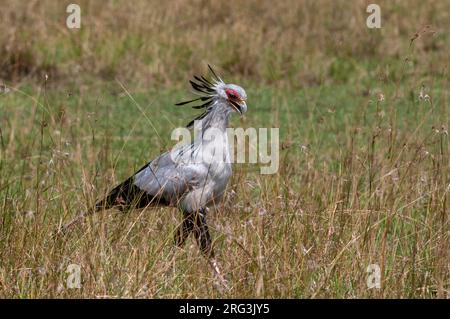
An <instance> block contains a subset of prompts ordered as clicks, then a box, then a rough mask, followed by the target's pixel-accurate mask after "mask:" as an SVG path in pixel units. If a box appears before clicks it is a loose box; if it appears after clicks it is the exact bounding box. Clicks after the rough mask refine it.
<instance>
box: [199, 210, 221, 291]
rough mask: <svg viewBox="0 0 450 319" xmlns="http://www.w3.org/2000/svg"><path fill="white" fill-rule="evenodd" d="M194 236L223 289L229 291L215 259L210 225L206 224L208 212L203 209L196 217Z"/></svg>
mask: <svg viewBox="0 0 450 319" xmlns="http://www.w3.org/2000/svg"><path fill="white" fill-rule="evenodd" d="M194 222H195V224H194V236H195V239H196V240H197V244H198V245H199V247H200V250H201V251H202V253H203V255H205V257H206V258H207V259H208V262H209V264H210V265H211V267H212V269H213V272H214V275H215V277H216V278H217V279H218V280H219V282H220V284H221V285H222V287H224V288H225V289H228V284H227V281H226V280H225V278H224V277H223V275H222V272H221V271H220V268H219V264H218V262H217V260H216V259H215V258H214V250H213V248H212V242H211V235H210V234H209V230H208V224H207V223H206V210H205V209H201V210H199V211H198V212H197V213H196V215H195V220H194ZM220 290H222V289H220Z"/></svg>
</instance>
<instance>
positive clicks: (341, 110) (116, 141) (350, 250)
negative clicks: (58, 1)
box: [0, 1, 450, 298]
mask: <svg viewBox="0 0 450 319" xmlns="http://www.w3.org/2000/svg"><path fill="white" fill-rule="evenodd" d="M292 2H293V1H288V2H286V3H285V4H276V5H275V4H272V6H273V8H272V9H273V10H272V11H268V10H267V8H266V7H267V6H268V5H269V4H265V3H259V4H258V5H256V4H255V3H254V2H251V1H249V2H246V3H245V4H240V3H239V4H238V3H237V2H236V3H234V2H233V1H229V2H227V4H226V6H225V7H223V6H220V5H218V4H208V5H207V4H200V2H199V3H197V4H196V5H197V7H192V8H191V7H190V6H189V5H188V4H187V3H186V2H185V1H177V2H176V5H175V6H174V9H173V11H170V12H169V13H168V14H166V15H164V14H161V12H165V11H164V10H166V9H167V8H165V5H164V4H161V5H157V6H156V5H153V8H154V10H148V8H146V3H145V2H139V1H137V2H136V5H135V6H131V5H127V4H125V3H122V2H116V1H110V2H107V3H106V5H105V6H104V7H98V6H99V5H98V4H95V3H93V2H88V1H80V6H81V8H82V10H84V11H82V12H85V15H84V18H83V20H82V21H84V22H82V23H85V24H84V27H83V28H82V29H81V30H80V31H78V32H75V33H70V32H69V31H68V30H67V29H65V28H61V27H60V26H58V23H59V22H60V20H61V21H62V22H61V23H63V21H64V20H63V18H64V17H65V13H64V9H65V7H62V8H60V7H59V6H57V5H55V4H54V3H52V2H45V3H44V4H43V5H40V4H39V5H38V4H37V3H33V2H30V4H25V3H23V4H16V3H14V5H11V6H6V8H5V10H2V13H0V14H1V15H3V16H2V18H4V19H2V20H1V21H2V22H1V23H9V25H11V26H12V30H13V31H11V32H10V33H8V34H3V35H2V38H1V37H0V43H9V44H10V45H9V46H6V45H5V46H3V47H4V48H6V49H4V50H6V51H5V52H6V53H8V54H9V55H8V54H6V55H5V54H4V55H3V56H4V57H6V56H9V57H10V58H9V60H8V59H6V58H4V59H3V60H2V62H1V63H3V64H2V65H4V66H8V68H6V67H3V68H2V71H1V72H0V77H1V78H2V79H3V80H4V82H5V83H6V84H7V86H8V87H9V88H10V92H8V93H3V94H1V93H0V142H1V143H0V150H1V158H0V176H1V179H0V211H1V215H0V223H1V226H0V296H1V297H15V298H36V297H84V298H85V297H98V298H112V297H138V298H155V297H156V298H161V297H168V298H173V297H177V298H180V297H195V298H197V297H206V298H209V297H231V298H235V297H267V298H280V297H287V298H319V297H325V298H331V297H334V298H355V297H362V298H371V297H384V298H396V297H400V298H448V297H449V278H450V269H449V266H448V260H449V252H448V247H449V244H450V239H449V237H450V231H449V229H450V227H449V209H448V204H449V189H450V175H449V174H450V170H449V168H450V159H449V137H448V133H447V130H448V125H449V111H450V109H449V107H448V106H449V91H448V79H449V77H448V62H449V60H448V34H446V32H448V31H447V30H448V22H446V21H449V20H448V19H447V18H448V12H449V11H448V10H447V11H446V10H445V8H448V4H447V2H445V1H435V2H433V4H432V5H425V4H422V3H421V2H419V1H412V2H414V4H415V6H412V5H410V4H411V2H395V3H394V4H392V3H391V2H389V3H388V2H382V3H381V6H382V8H384V9H383V17H385V18H383V19H384V20H383V21H385V22H384V23H385V24H384V27H383V29H382V30H381V31H380V32H378V33H375V32H376V31H375V32H372V31H374V30H371V31H370V32H372V33H370V34H368V33H367V32H368V30H367V29H366V28H365V25H364V17H365V11H364V5H365V3H363V2H359V3H358V5H354V6H352V5H349V4H348V2H340V1H337V2H333V4H332V5H325V4H324V3H323V2H320V1H319V2H306V1H305V2H299V3H298V4H297V2H295V4H293V3H292ZM39 3H40V2H39ZM316 3H318V4H316ZM203 5H205V6H207V8H206V9H204V10H198V9H195V8H198V7H202V6H203ZM411 7H412V8H411ZM236 8H239V10H237V9H236ZM287 8H291V10H287ZM361 8H362V9H361ZM406 9H408V10H410V11H408V13H409V14H405V12H406V11H405V10H406ZM13 11H14V12H15V17H14V14H12V13H11V12H13ZM31 11H32V12H33V13H34V14H27V15H24V16H23V17H22V18H20V17H21V15H20V14H19V13H20V12H24V13H25V12H31ZM93 12H98V16H94V15H93ZM183 13H184V14H186V18H185V19H182V20H180V19H177V17H180V16H185V15H184V14H183ZM227 13H229V14H227ZM42 17H46V18H47V19H42ZM255 17H260V19H256V18H255ZM280 17H283V18H280ZM332 17H335V19H332ZM351 17H353V20H352V19H350V18H351ZM39 18H41V20H39ZM150 18H151V19H150ZM341 18H342V19H341ZM20 19H22V20H23V21H25V22H27V23H25V24H21V23H18V22H17V21H18V20H20ZM39 21H41V22H39ZM333 21H334V22H336V23H333ZM393 21H398V22H397V23H394V22H393ZM144 22H146V23H144ZM427 24H430V25H432V27H431V28H430V27H429V28H426V27H424V25H427ZM37 25H40V26H41V28H37V27H32V26H37ZM93 25H95V30H96V31H94V29H93V27H92V26H93ZM124 26H127V28H125V27H124ZM269 26H273V28H269ZM253 29H254V30H256V31H252V30H253ZM430 29H431V30H430ZM154 30H159V31H160V32H155V31H154ZM298 30H302V32H299V31H298ZM420 30H422V31H421V32H419V35H420V36H419V37H417V38H416V39H415V40H414V41H412V42H411V39H412V38H414V37H415V36H414V34H415V33H416V32H418V31H420ZM433 30H437V32H436V34H434V33H433V32H434V31H433ZM260 34H262V35H263V36H260ZM26 39H30V41H25V40H26ZM31 39H33V40H31ZM205 39H208V41H205ZM371 44H373V45H372V46H371ZM17 52H19V53H20V54H18V53H17ZM14 59H15V60H14ZM4 61H7V62H4ZM8 61H9V62H8ZM14 61H16V62H14ZM204 61H209V62H211V63H214V64H216V65H218V66H219V69H220V73H221V74H222V75H223V77H224V79H225V80H228V81H233V82H236V83H239V84H242V86H244V87H245V88H246V90H247V94H248V96H249V100H248V105H249V111H248V113H247V115H246V117H245V118H243V119H239V118H237V117H235V118H234V119H233V121H232V124H233V126H243V127H255V128H258V127H279V128H280V139H281V140H280V144H281V145H282V147H281V151H280V170H279V172H278V173H277V174H275V175H267V176H265V175H260V174H259V170H258V166H257V165H245V164H240V165H236V166H235V167H234V175H233V179H232V181H231V182H230V184H229V187H228V192H227V196H226V198H225V201H224V202H223V203H222V204H221V205H220V206H219V207H217V209H216V210H215V211H214V212H212V213H211V215H210V216H209V223H210V225H211V228H212V233H213V237H214V239H215V241H214V245H215V249H216V251H217V254H218V258H219V260H220V263H221V265H222V267H223V270H224V273H225V274H226V277H227V279H228V280H229V282H230V285H231V290H230V291H226V292H224V293H220V292H219V291H218V290H217V289H215V286H214V278H213V275H212V273H211V270H210V268H209V266H208V264H207V263H206V261H205V260H204V258H203V257H202V256H201V255H200V254H199V252H198V249H197V247H196V245H195V242H194V240H193V239H190V240H189V242H188V244H187V246H186V247H185V249H176V248H174V247H173V245H172V242H173V232H174V230H175V227H176V226H177V225H178V224H179V223H180V221H181V216H180V213H179V212H178V211H177V210H176V209H170V208H152V209H147V210H143V211H137V210H136V211H132V212H130V213H129V214H121V213H119V212H117V211H108V212H104V213H101V214H98V215H96V216H93V217H92V218H90V219H89V220H88V221H87V222H86V224H84V225H83V226H82V227H79V228H76V229H74V230H73V231H72V232H71V233H70V234H68V236H66V237H64V238H59V239H55V238H52V236H51V234H52V233H53V232H54V230H55V229H57V228H58V225H60V224H61V223H63V222H65V221H68V220H69V219H71V218H72V217H73V216H74V215H75V214H77V213H78V212H79V211H80V210H84V209H85V208H86V207H88V206H90V205H91V204H92V203H93V202H94V201H95V200H96V199H97V198H98V197H100V196H101V195H102V194H103V193H104V192H105V191H106V190H107V189H110V188H111V187H112V186H113V185H114V184H115V183H117V182H119V181H121V180H123V179H124V178H126V177H128V176H129V175H130V174H132V173H133V172H134V171H135V170H136V169H137V168H139V167H141V166H142V165H143V164H144V163H145V162H147V161H148V160H149V159H151V158H153V157H155V156H157V155H158V154H159V153H160V152H161V151H163V150H166V149H167V148H169V147H170V146H171V145H173V144H174V143H175V142H174V141H170V132H171V131H172V129H173V128H175V127H178V126H182V125H184V124H186V123H187V122H188V121H189V120H190V119H191V118H192V116H193V115H194V114H195V111H194V110H189V109H186V108H181V107H175V106H173V104H174V103H175V102H178V101H180V100H182V99H184V98H186V96H187V95H188V92H187V90H186V87H187V86H186V84H185V82H186V80H187V79H188V77H189V76H190V74H191V72H193V71H195V72H194V73H199V70H204V69H205V65H204V63H203V62H204ZM13 62H14V63H13ZM12 66H14V67H12ZM2 72H3V73H2ZM44 74H48V75H49V78H48V80H47V81H45V80H44V79H43V75H44ZM122 85H124V86H125V87H126V88H127V90H129V92H130V94H131V96H132V98H133V99H134V100H135V102H134V101H133V100H132V99H131V98H130V96H128V95H127V94H126V93H125V91H124V89H123V88H122ZM422 85H425V87H424V89H422ZM421 90H424V94H428V95H429V96H430V97H431V98H430V99H419V95H420V92H421ZM69 264H78V265H80V266H81V280H82V285H81V288H80V289H68V288H67V286H66V279H67V277H68V273H66V269H67V266H68V265H69ZM369 264H378V265H379V266H380V267H381V272H382V282H381V289H368V288H367V285H366V281H367V275H368V274H367V272H366V269H367V267H368V265H369Z"/></svg>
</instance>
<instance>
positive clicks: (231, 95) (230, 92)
mask: <svg viewBox="0 0 450 319" xmlns="http://www.w3.org/2000/svg"><path fill="white" fill-rule="evenodd" d="M225 92H226V93H227V96H228V98H229V99H233V100H234V99H237V98H238V97H239V95H238V94H237V93H236V91H234V90H231V89H227V90H225Z"/></svg>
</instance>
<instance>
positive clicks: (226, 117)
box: [201, 101, 232, 133]
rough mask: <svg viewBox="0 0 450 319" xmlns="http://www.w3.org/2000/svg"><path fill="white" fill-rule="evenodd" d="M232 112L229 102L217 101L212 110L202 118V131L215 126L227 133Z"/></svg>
mask: <svg viewBox="0 0 450 319" xmlns="http://www.w3.org/2000/svg"><path fill="white" fill-rule="evenodd" d="M231 112H232V111H231V108H230V107H229V106H228V105H227V102H221V101H217V102H215V103H214V105H213V107H212V109H211V111H209V112H208V114H207V115H206V116H205V117H204V118H203V120H202V126H201V130H202V132H205V131H206V130H208V129H210V128H214V129H219V130H220V131H222V132H223V133H225V132H226V129H227V127H228V125H229V122H230V116H231Z"/></svg>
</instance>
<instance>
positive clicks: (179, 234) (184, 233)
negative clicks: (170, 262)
mask: <svg viewBox="0 0 450 319" xmlns="http://www.w3.org/2000/svg"><path fill="white" fill-rule="evenodd" d="M183 215H184V216H183V218H184V219H183V222H182V224H181V225H180V226H178V228H177V230H176V232H175V245H177V246H178V247H181V246H183V245H184V243H185V242H186V239H187V238H188V237H189V235H190V234H191V232H192V230H193V229H194V216H193V215H192V214H190V213H183Z"/></svg>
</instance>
